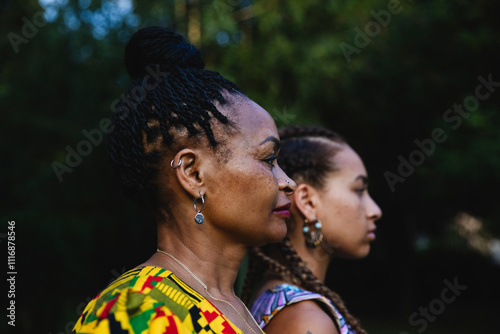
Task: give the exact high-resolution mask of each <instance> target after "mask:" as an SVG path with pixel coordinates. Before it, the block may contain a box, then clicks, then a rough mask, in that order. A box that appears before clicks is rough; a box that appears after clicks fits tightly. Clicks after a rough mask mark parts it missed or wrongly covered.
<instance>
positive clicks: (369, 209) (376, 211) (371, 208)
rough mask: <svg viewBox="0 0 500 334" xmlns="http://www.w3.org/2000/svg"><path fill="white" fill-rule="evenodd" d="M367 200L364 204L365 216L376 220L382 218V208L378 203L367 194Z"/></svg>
mask: <svg viewBox="0 0 500 334" xmlns="http://www.w3.org/2000/svg"><path fill="white" fill-rule="evenodd" d="M368 198H369V201H368V205H367V206H366V218H368V219H369V220H373V221H377V220H379V219H380V218H382V210H381V209H380V207H379V206H378V204H377V203H376V202H375V201H374V200H373V198H372V197H371V196H370V195H368Z"/></svg>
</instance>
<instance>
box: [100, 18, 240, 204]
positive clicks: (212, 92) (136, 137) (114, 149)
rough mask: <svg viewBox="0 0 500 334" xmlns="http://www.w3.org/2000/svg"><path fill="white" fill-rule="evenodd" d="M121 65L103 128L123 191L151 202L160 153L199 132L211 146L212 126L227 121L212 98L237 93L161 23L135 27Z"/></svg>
mask: <svg viewBox="0 0 500 334" xmlns="http://www.w3.org/2000/svg"><path fill="white" fill-rule="evenodd" d="M125 65H126V67H127V71H128V72H129V74H130V76H131V77H132V83H131V86H130V88H129V89H128V91H127V93H126V94H125V95H124V96H122V99H121V100H120V102H119V103H117V104H116V107H115V113H114V114H113V119H112V125H111V127H110V130H109V153H110V160H111V168H112V172H113V175H114V176H115V178H116V180H117V181H118V184H119V185H120V186H121V187H122V189H123V191H124V193H125V195H127V196H128V197H131V198H133V199H136V200H138V201H139V202H142V203H146V204H149V205H152V206H155V205H158V204H159V203H158V201H159V196H158V195H159V191H160V189H159V187H158V186H157V185H156V180H157V177H158V174H159V173H158V169H159V168H160V163H161V162H162V161H163V159H164V158H165V157H166V155H168V154H169V153H173V152H175V150H178V149H179V148H181V147H183V145H185V144H186V143H188V142H189V141H190V140H193V139H194V138H197V139H198V138H200V136H204V137H205V138H206V139H207V141H208V144H209V145H210V147H211V148H212V149H214V151H216V149H217V147H218V145H219V140H217V139H216V138H215V135H214V132H213V126H214V125H215V124H217V123H218V124H222V125H223V126H225V127H227V126H232V123H231V121H230V120H229V119H228V118H227V117H226V116H224V115H223V114H222V113H221V112H220V111H219V110H217V108H216V107H215V105H214V103H216V102H218V103H219V104H221V105H224V104H226V103H227V101H226V98H225V97H224V95H223V94H225V93H229V94H236V95H242V96H243V94H242V93H241V91H240V90H239V89H238V87H237V86H236V85H235V84H234V83H232V82H231V81H229V80H226V79H224V78H223V77H222V76H221V75H220V74H219V73H217V72H214V71H208V70H204V69H203V68H204V63H203V60H202V59H201V55H200V52H199V51H198V50H197V49H196V48H194V47H193V46H192V45H190V44H188V43H187V42H186V40H185V39H184V37H182V36H181V35H179V34H177V33H175V32H174V31H172V30H169V29H167V28H163V27H148V28H144V29H141V30H139V31H138V32H136V33H135V34H134V35H133V36H132V37H131V39H130V41H129V43H128V44H127V46H126V49H125ZM162 191H163V192H164V191H165V189H162ZM166 209H168V208H166Z"/></svg>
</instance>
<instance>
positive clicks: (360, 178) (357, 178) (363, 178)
mask: <svg viewBox="0 0 500 334" xmlns="http://www.w3.org/2000/svg"><path fill="white" fill-rule="evenodd" d="M357 180H361V182H363V184H364V185H367V184H368V177H366V176H364V175H358V176H357V177H356V178H355V179H354V181H357Z"/></svg>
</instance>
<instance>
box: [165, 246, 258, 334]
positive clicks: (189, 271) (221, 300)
mask: <svg viewBox="0 0 500 334" xmlns="http://www.w3.org/2000/svg"><path fill="white" fill-rule="evenodd" d="M156 251H157V252H160V253H163V254H165V255H168V256H169V257H170V258H171V259H172V260H174V261H175V262H177V263H178V264H179V265H180V266H181V267H182V268H184V270H186V271H187V272H188V273H189V274H190V275H191V276H193V278H194V279H195V280H196V281H197V282H198V283H200V285H201V286H202V287H203V288H204V289H205V292H206V293H207V295H208V296H209V297H210V298H212V299H213V300H217V301H219V302H223V303H226V304H227V305H229V306H231V308H232V309H233V310H234V312H236V313H237V314H238V315H239V316H240V318H241V320H243V322H244V323H245V324H246V325H247V326H248V328H250V330H251V331H252V332H253V333H254V334H257V333H256V332H255V331H254V330H253V328H252V326H250V325H249V324H248V322H247V321H246V320H245V318H243V316H242V315H241V313H240V312H238V310H237V309H236V307H234V306H233V304H231V303H230V302H228V301H227V300H224V299H220V298H216V297H214V296H212V294H211V293H210V292H208V288H207V285H206V284H205V283H203V282H202V281H201V279H199V278H198V277H197V276H196V275H195V274H194V273H193V272H192V271H191V270H189V268H188V267H187V266H186V265H185V264H184V263H182V262H181V261H179V260H177V259H176V258H175V257H174V256H173V255H172V254H170V253H167V252H165V251H162V250H161V249H159V248H158V249H156ZM235 297H236V298H238V296H235ZM238 300H239V301H240V302H241V304H243V306H244V307H245V310H247V312H248V314H249V315H250V318H252V320H253V322H254V323H255V326H257V328H258V329H259V330H260V332H261V333H262V334H265V333H264V331H263V330H262V329H261V328H260V326H259V324H257V321H255V319H254V317H253V316H252V314H251V313H250V311H249V310H248V308H247V307H246V306H245V304H244V303H243V302H242V301H241V299H240V298H238Z"/></svg>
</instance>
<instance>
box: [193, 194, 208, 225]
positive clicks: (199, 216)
mask: <svg viewBox="0 0 500 334" xmlns="http://www.w3.org/2000/svg"><path fill="white" fill-rule="evenodd" d="M200 196H201V209H200V210H198V208H197V207H196V200H197V198H196V197H195V198H194V200H193V205H194V210H195V211H196V215H195V216H194V221H195V222H196V224H203V222H204V221H205V216H204V215H203V213H201V210H203V208H204V207H205V198H203V194H202V193H200Z"/></svg>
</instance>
